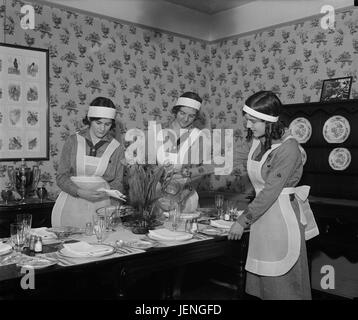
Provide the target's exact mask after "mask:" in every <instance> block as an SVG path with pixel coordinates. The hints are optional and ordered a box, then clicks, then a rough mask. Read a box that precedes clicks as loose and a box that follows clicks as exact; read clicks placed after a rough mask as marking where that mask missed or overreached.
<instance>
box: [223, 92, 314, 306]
mask: <svg viewBox="0 0 358 320" xmlns="http://www.w3.org/2000/svg"><path fill="white" fill-rule="evenodd" d="M280 107H281V102H280V100H279V99H278V98H277V96H276V95H274V94H273V93H272V92H267V91H261V92H258V93H256V94H254V95H253V96H251V97H250V98H248V99H247V100H246V102H245V106H244V108H243V112H244V113H245V118H246V120H247V128H248V129H249V132H250V133H251V134H252V135H253V140H252V146H251V149H250V152H249V155H248V161H247V170H248V175H249V177H250V180H251V183H252V185H253V187H254V188H255V192H256V197H255V199H254V200H253V202H252V203H251V204H249V206H248V208H247V209H246V210H245V211H244V213H243V214H242V215H241V216H240V217H239V219H238V221H237V222H236V223H235V224H234V225H233V226H232V228H231V230H230V232H229V236H228V238H229V239H239V238H240V237H241V235H242V232H243V230H244V228H245V227H248V226H251V227H250V240H249V250H248V256H247V261H246V266H245V269H246V270H247V271H248V272H247V280H246V292H247V293H249V294H251V295H254V296H257V297H259V298H261V299H293V300H298V299H310V298H311V291H310V282H309V281H310V280H309V271H308V263H307V253H306V245H305V240H308V239H311V238H312V237H314V236H316V235H318V233H319V232H318V228H317V225H316V222H315V220H314V217H313V213H312V211H311V209H310V206H309V203H308V200H307V197H308V193H309V187H308V186H301V187H296V185H297V184H298V182H299V180H300V178H301V175H302V168H303V164H302V158H301V153H300V151H299V146H298V143H297V141H296V140H295V139H293V137H292V136H290V134H289V132H288V131H285V130H284V127H283V125H282V124H281V123H280V122H278V120H279V113H280Z"/></svg>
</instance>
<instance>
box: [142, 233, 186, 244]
mask: <svg viewBox="0 0 358 320" xmlns="http://www.w3.org/2000/svg"><path fill="white" fill-rule="evenodd" d="M147 237H148V238H149V239H152V240H155V241H159V242H185V241H188V240H191V239H192V237H190V238H187V239H163V238H160V237H156V236H153V235H152V234H150V233H148V234H147Z"/></svg>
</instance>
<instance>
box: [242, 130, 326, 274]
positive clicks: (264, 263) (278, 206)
mask: <svg viewBox="0 0 358 320" xmlns="http://www.w3.org/2000/svg"><path fill="white" fill-rule="evenodd" d="M290 138H293V137H292V136H288V137H287V138H286V139H285V140H287V139H290ZM285 140H284V141H285ZM259 144H260V141H259V140H257V139H254V141H253V144H252V147H251V149H250V152H249V156H248V161H247V170H248V174H249V177H250V180H251V183H252V185H253V186H254V188H255V191H256V195H258V194H259V193H260V192H261V190H262V189H263V188H264V185H265V181H264V180H263V178H262V176H261V169H262V166H263V164H264V163H265V161H266V159H267V157H268V155H269V154H270V153H271V152H272V151H273V150H275V149H276V148H278V147H279V146H280V145H281V143H278V144H273V145H272V146H271V149H269V150H267V151H266V153H265V154H264V155H263V156H262V159H261V160H260V161H255V160H252V155H253V153H254V151H255V150H256V148H257V146H258V145H259ZM309 189H310V187H309V186H301V187H296V188H284V189H283V190H282V192H281V194H280V195H279V197H278V199H277V200H276V201H275V202H274V203H273V205H272V206H271V207H270V208H269V209H268V210H267V212H265V214H263V215H262V216H261V217H260V218H259V219H258V220H257V221H255V222H254V223H253V224H252V225H251V229H250V240H249V250H248V256H247V260H246V265H245V269H246V270H247V271H249V272H252V273H255V274H258V275H262V276H280V275H284V274H285V273H287V272H288V271H289V270H290V269H291V268H292V267H293V266H294V264H295V263H296V261H297V260H298V257H299V255H300V241H301V235H300V229H299V225H298V221H297V218H296V215H295V212H294V210H293V208H292V206H291V201H290V197H289V195H290V194H295V196H296V199H297V201H298V204H299V208H300V222H301V223H302V224H303V225H304V226H305V239H306V240H308V239H311V238H313V237H315V236H316V235H318V234H319V231H318V228H317V225H316V222H315V219H314V216H313V213H312V210H311V208H310V206H309V203H308V200H307V197H308V193H309Z"/></svg>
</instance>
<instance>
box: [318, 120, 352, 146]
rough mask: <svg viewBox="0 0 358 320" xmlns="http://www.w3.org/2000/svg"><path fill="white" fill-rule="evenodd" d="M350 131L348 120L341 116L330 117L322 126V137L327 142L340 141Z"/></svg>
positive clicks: (345, 138) (347, 135)
mask: <svg viewBox="0 0 358 320" xmlns="http://www.w3.org/2000/svg"><path fill="white" fill-rule="evenodd" d="M350 132H351V127H350V125H349V122H348V120H347V119H346V118H345V117H342V116H333V117H330V118H329V119H328V120H327V121H326V122H325V123H324V126H323V137H324V139H325V140H326V141H327V142H328V143H342V142H344V141H346V140H347V138H348V137H349V134H350Z"/></svg>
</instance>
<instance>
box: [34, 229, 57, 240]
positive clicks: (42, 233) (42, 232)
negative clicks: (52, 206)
mask: <svg viewBox="0 0 358 320" xmlns="http://www.w3.org/2000/svg"><path fill="white" fill-rule="evenodd" d="M30 234H32V235H34V236H39V237H41V238H42V239H43V240H47V239H57V236H56V234H54V233H53V232H50V231H48V230H47V228H46V227H42V228H34V229H31V230H30Z"/></svg>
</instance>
